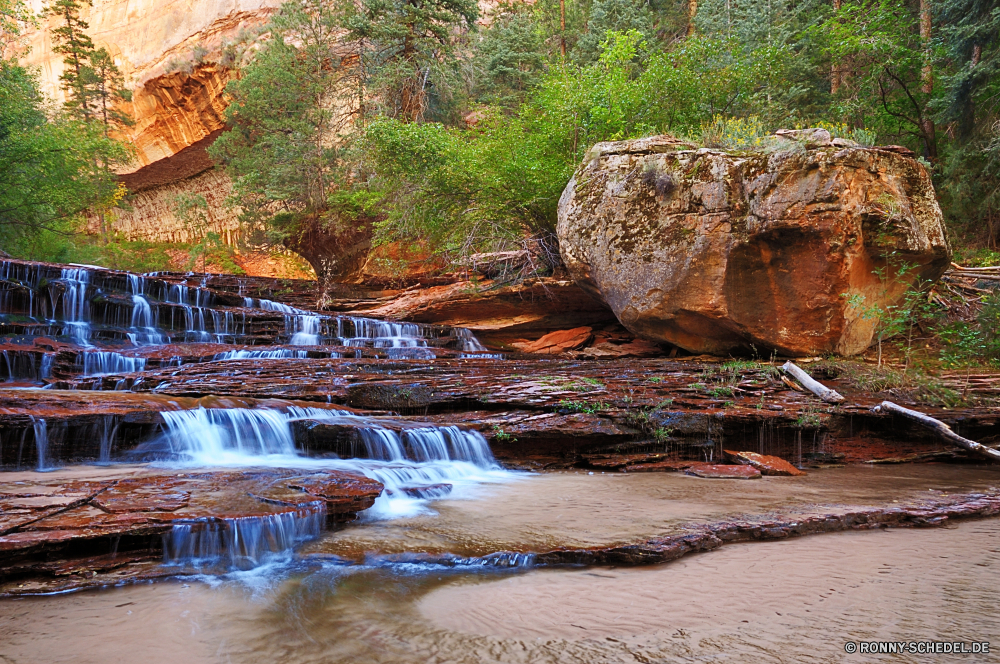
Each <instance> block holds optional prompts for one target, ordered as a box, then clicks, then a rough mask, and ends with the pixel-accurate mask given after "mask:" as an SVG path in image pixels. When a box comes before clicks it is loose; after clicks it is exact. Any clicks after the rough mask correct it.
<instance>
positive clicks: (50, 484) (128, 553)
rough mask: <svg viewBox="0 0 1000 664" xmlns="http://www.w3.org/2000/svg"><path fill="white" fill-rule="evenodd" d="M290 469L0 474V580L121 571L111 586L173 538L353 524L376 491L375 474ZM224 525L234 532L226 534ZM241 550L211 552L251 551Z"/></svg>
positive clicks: (69, 578) (159, 555)
mask: <svg viewBox="0 0 1000 664" xmlns="http://www.w3.org/2000/svg"><path fill="white" fill-rule="evenodd" d="M124 472H128V471H124ZM298 472H300V471H298ZM298 472H297V471H293V470H285V469H268V470H260V469H254V470H250V471H245V470H237V471H214V472H212V471H210V472H204V471H195V472H180V473H178V472H176V471H171V472H160V473H156V472H142V473H140V474H137V475H134V476H131V477H121V476H120V473H119V476H111V477H97V478H95V479H92V480H69V481H67V480H66V479H64V478H58V477H52V476H48V475H41V476H37V475H36V476H35V477H34V478H31V479H30V480H29V479H20V480H17V481H10V480H6V479H4V478H0V480H3V481H2V483H0V585H5V584H8V583H10V582H12V581H16V580H18V579H21V578H25V577H32V578H33V579H34V583H35V584H37V583H39V582H43V583H44V582H45V579H46V578H54V579H57V580H59V579H61V581H60V583H61V584H64V585H65V584H70V585H72V584H73V582H74V581H82V580H85V579H87V578H88V577H93V576H96V574H97V573H98V572H108V571H110V570H119V571H118V572H117V574H118V579H117V580H118V581H119V582H120V581H122V580H128V579H134V578H135V577H136V575H139V574H141V573H142V572H144V571H145V570H146V569H147V568H146V567H145V565H146V564H148V563H150V562H153V561H159V560H162V559H163V558H164V555H165V554H164V549H165V547H166V548H167V549H168V553H169V549H170V547H171V546H177V545H178V542H177V541H174V540H177V539H178V538H181V539H182V540H183V538H188V539H189V538H190V537H191V536H192V533H194V534H195V536H197V533H199V532H202V531H204V532H208V533H212V534H214V533H221V537H220V540H219V541H220V542H228V543H229V544H228V546H231V547H232V546H237V545H238V544H239V541H240V538H241V537H247V535H248V534H252V533H251V531H261V532H264V533H265V539H266V535H267V531H268V527H269V525H270V524H272V523H273V524H276V525H277V531H276V532H279V534H280V531H281V529H284V530H286V531H287V530H289V529H290V528H292V529H294V528H295V526H294V525H293V524H294V523H295V521H296V520H297V519H298V520H301V519H309V520H312V521H314V522H317V525H318V527H320V528H321V527H322V522H323V521H325V522H327V523H329V524H335V523H341V522H344V521H351V520H353V519H354V518H356V516H357V513H358V512H360V511H361V510H364V509H367V508H369V507H371V506H372V504H374V502H375V499H376V498H377V497H378V496H379V494H380V493H381V492H382V489H383V486H382V484H381V483H379V482H377V481H375V480H372V479H369V478H367V477H361V476H358V475H352V474H350V473H345V472H338V471H330V470H327V471H323V472H318V473H309V474H306V475H301V474H298ZM105 474H107V473H105ZM21 477H22V478H23V477H24V476H23V475H22V476H21ZM178 526H180V527H182V529H181V530H179V531H177V530H176V528H175V527H178ZM241 529H242V530H241ZM229 531H232V535H233V536H232V537H228V538H227V533H228V532H229ZM258 535H259V533H258ZM171 538H174V540H172V539H171ZM271 539H272V540H273V537H272V538H271ZM180 543H181V544H183V541H181V542H180ZM274 544H275V542H273V541H270V542H263V543H258V544H256V545H254V546H273V545H274ZM277 544H279V545H280V544H281V542H277ZM248 546H249V545H248V544H246V543H244V544H239V547H240V548H239V551H232V552H227V551H217V552H215V553H216V554H220V553H221V554H227V553H228V554H234V555H248V553H254V552H253V551H249V550H248ZM203 548H205V547H203ZM176 571H177V570H176V569H175V570H173V571H172V572H170V573H176ZM111 582H114V580H111Z"/></svg>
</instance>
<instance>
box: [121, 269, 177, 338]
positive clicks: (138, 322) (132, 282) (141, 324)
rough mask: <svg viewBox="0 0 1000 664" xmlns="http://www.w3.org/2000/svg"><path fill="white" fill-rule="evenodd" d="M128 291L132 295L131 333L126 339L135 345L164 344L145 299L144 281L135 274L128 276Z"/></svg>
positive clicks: (151, 310) (150, 308)
mask: <svg viewBox="0 0 1000 664" xmlns="http://www.w3.org/2000/svg"><path fill="white" fill-rule="evenodd" d="M128 284H129V291H130V292H131V294H132V328H131V329H132V331H131V332H130V333H129V335H128V337H129V340H131V341H132V343H134V344H136V345H147V344H165V343H167V341H168V339H167V338H166V337H164V336H163V335H162V334H161V333H160V331H159V329H157V326H156V319H155V317H154V316H153V308H152V307H151V306H149V300H148V299H146V280H145V279H143V278H142V277H140V276H139V275H137V274H129V275H128Z"/></svg>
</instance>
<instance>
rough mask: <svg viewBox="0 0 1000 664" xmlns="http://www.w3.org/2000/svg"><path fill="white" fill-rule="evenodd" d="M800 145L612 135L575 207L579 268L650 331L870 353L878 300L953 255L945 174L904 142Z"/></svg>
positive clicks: (625, 319)
mask: <svg viewBox="0 0 1000 664" xmlns="http://www.w3.org/2000/svg"><path fill="white" fill-rule="evenodd" d="M785 142H786V143H788V149H780V150H777V151H775V152H772V153H770V154H763V153H726V152H721V151H717V150H710V149H698V150H695V149H691V146H689V145H687V144H684V143H681V142H679V141H676V140H674V139H671V138H670V137H666V136H658V137H652V138H646V139H640V140H634V141H623V142H619V143H600V144H598V145H596V146H595V147H594V148H593V150H592V151H591V152H590V153H589V155H588V158H587V159H588V160H587V161H586V162H585V163H584V165H583V166H581V167H580V169H579V170H578V171H577V173H576V174H575V175H574V177H573V179H572V180H570V182H569V184H568V185H567V186H566V189H565V191H564V192H563V195H562V198H561V199H560V202H559V225H558V233H559V240H560V250H561V252H562V256H563V260H564V262H565V263H566V266H567V267H568V268H569V270H570V272H571V274H572V275H573V277H574V279H576V281H577V283H579V284H580V285H581V286H582V287H584V288H585V289H587V290H589V292H591V293H593V294H594V295H595V296H598V297H601V298H603V300H604V301H605V302H607V304H608V305H609V306H610V307H611V309H612V310H613V311H614V312H615V314H616V315H617V316H618V318H619V320H620V321H621V322H622V324H623V325H625V327H626V328H628V329H629V330H630V331H632V332H633V333H635V334H637V335H639V336H641V337H644V338H646V339H650V340H653V341H659V342H667V343H671V344H674V345H677V346H680V347H681V348H684V349H686V350H688V351H691V352H697V353H714V354H721V355H725V354H728V353H730V352H734V351H745V350H751V349H752V348H756V349H757V350H758V351H771V350H775V351H777V352H779V353H781V354H784V355H790V356H803V355H816V354H820V353H838V354H842V355H853V354H855V353H858V352H861V351H862V350H864V349H865V348H867V347H868V346H869V344H870V343H871V339H872V333H873V321H872V320H866V319H865V318H864V317H863V316H862V315H861V314H862V309H863V308H864V307H866V306H872V305H880V306H885V305H887V304H892V303H894V302H896V301H897V300H898V299H899V297H900V296H901V295H902V293H903V292H904V291H905V290H906V289H907V288H909V287H910V286H912V285H913V284H915V283H917V282H918V281H922V280H936V279H937V278H938V277H940V276H941V274H943V272H944V270H945V269H946V268H947V266H948V264H949V257H950V249H949V246H948V242H947V240H946V238H945V234H944V227H943V225H942V218H941V211H940V209H939V207H938V204H937V201H936V199H935V196H934V190H933V187H932V184H931V179H930V175H929V174H928V172H927V170H926V169H925V168H924V167H923V166H922V165H921V164H919V163H918V162H917V161H916V160H915V159H912V158H910V157H907V156H905V155H902V154H899V153H898V152H897V151H890V150H882V149H878V148H874V149H865V148H860V147H850V146H847V147H843V146H840V145H838V144H836V143H835V142H832V141H831V142H824V143H811V144H801V143H797V142H796V141H792V140H788V141H785ZM807 148H808V149H807ZM904 264H906V265H908V266H910V268H911V269H909V270H908V271H907V272H906V274H905V275H903V276H898V273H899V271H900V269H901V266H902V265H904ZM878 272H881V275H882V276H881V278H880V276H879V274H877V273H878ZM869 318H870V317H869Z"/></svg>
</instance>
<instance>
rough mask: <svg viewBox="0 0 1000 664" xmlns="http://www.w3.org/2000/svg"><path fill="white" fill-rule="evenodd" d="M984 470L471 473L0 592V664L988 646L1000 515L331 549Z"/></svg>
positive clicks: (924, 482) (763, 504)
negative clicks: (249, 535)
mask: <svg viewBox="0 0 1000 664" xmlns="http://www.w3.org/2000/svg"><path fill="white" fill-rule="evenodd" d="M996 483H997V475H996V473H995V471H993V470H986V469H980V468H973V467H955V466H939V465H933V466H931V465H927V466H894V467H880V468H857V467H854V468H844V469H836V470H826V471H816V472H813V473H810V474H809V475H808V476H806V477H803V478H764V479H763V480H757V481H740V480H728V481H727V480H699V479H697V478H689V477H684V476H680V475H676V474H650V475H631V476H630V475H612V474H608V475H601V474H600V473H598V474H596V475H589V474H587V473H552V474H545V475H540V476H521V477H520V478H517V479H514V480H511V481H505V482H502V483H496V484H485V485H479V486H476V487H472V488H469V489H468V491H467V492H466V493H465V494H464V495H458V496H457V497H456V498H454V499H449V500H443V501H438V502H436V503H433V504H431V505H430V507H429V509H430V510H433V512H428V513H425V514H421V515H417V516H410V517H407V518H398V519H389V520H380V521H364V522H360V523H357V524H354V525H352V526H350V527H347V528H345V529H342V530H340V531H337V532H333V533H328V534H326V535H325V536H324V537H323V538H322V539H321V540H319V541H316V542H313V543H311V544H309V545H308V546H306V547H305V548H304V549H303V550H301V552H300V553H301V554H303V555H302V556H300V557H297V558H296V560H295V561H292V562H288V563H286V564H275V565H273V566H271V567H266V568H258V569H256V570H252V571H249V572H241V573H234V574H230V575H227V576H225V577H198V578H186V579H184V580H179V581H170V582H162V583H156V584H144V585H136V586H128V587H123V588H115V589H107V590H100V591H88V592H81V593H76V594H69V595H61V596H52V597H37V598H24V599H18V600H4V601H0V661H4V662H18V663H28V662H31V663H35V662H46V663H47V662H73V663H75V664H87V663H89V662H94V663H100V664H111V663H114V662H141V663H143V664H154V663H159V662H185V663H187V662H190V663H198V662H213V663H215V662H234V663H243V662H283V663H286V662H287V663H290V664H298V663H312V662H316V663H320V662H323V663H335V662H380V663H381V662H385V663H387V664H388V663H395V662H398V663H409V662H442V663H443V662H594V663H598V662H658V661H691V662H702V661H733V662H747V661H753V662H758V661H759V662H801V661H809V662H842V661H848V662H849V661H873V660H878V659H879V656H871V655H861V654H856V655H847V654H845V652H844V644H845V642H846V641H849V640H851V641H859V640H878V641H888V640H904V641H915V640H965V641H990V640H991V637H992V636H994V635H1000V611H998V610H997V606H998V605H1000V584H998V583H997V582H996V578H997V574H998V572H1000V520H996V519H991V520H984V521H974V522H966V523H962V524H959V525H957V526H953V527H950V528H946V529H922V530H912V529H898V530H889V531H872V532H851V533H839V534H831V535H818V536H812V537H806V538H801V539H795V540H789V541H784V542H768V543H755V544H736V545H729V546H726V547H723V548H721V549H718V550H716V551H712V552H708V553H703V554H697V555H693V556H689V557H686V558H684V559H681V560H679V561H675V562H673V563H669V564H666V565H662V566H657V567H648V568H632V569H624V568H589V569H566V570H508V571H484V570H482V569H478V568H476V569H454V568H444V567H439V566H434V565H425V564H409V563H389V562H386V561H385V560H384V559H379V558H378V557H377V556H375V557H369V558H368V561H369V562H368V564H365V565H357V564H353V565H351V564H346V563H345V562H338V559H336V558H334V557H333V556H331V555H330V554H335V555H336V556H339V557H341V558H350V559H353V560H359V559H361V558H362V557H363V556H364V554H365V553H370V552H377V553H398V552H441V551H447V552H451V553H457V554H464V555H472V554H475V555H480V554H485V553H490V552H494V551H498V550H522V551H526V550H543V549H546V548H551V547H554V546H582V545H597V544H610V543H615V542H623V541H634V540H639V539H644V538H647V537H650V536H652V535H656V534H660V533H663V532H667V531H669V530H670V529H671V528H673V527H676V526H677V525H679V524H681V523H687V522H691V521H703V520H715V519H718V518H722V517H723V516H726V515H733V514H739V513H761V512H766V511H770V510H777V509H789V508H793V507H795V506H796V505H807V504H854V505H866V504H881V503H885V502H891V501H892V500H893V499H898V500H900V501H901V502H902V501H907V500H912V499H914V498H916V497H919V496H920V495H928V494H929V493H930V492H929V490H933V491H934V492H941V493H950V492H966V491H972V490H976V489H980V488H986V487H988V486H993V485H996ZM993 640H994V641H996V643H995V647H994V651H995V652H1000V636H997V637H996V638H995V639H993ZM881 657H882V658H883V660H884V661H893V662H908V661H912V662H918V661H949V657H948V656H944V655H935V656H920V655H904V656H900V655H884V656H881ZM951 659H953V660H954V661H995V660H997V659H1000V658H998V656H997V655H990V656H986V657H984V656H982V655H980V656H975V657H973V656H965V657H952V658H951Z"/></svg>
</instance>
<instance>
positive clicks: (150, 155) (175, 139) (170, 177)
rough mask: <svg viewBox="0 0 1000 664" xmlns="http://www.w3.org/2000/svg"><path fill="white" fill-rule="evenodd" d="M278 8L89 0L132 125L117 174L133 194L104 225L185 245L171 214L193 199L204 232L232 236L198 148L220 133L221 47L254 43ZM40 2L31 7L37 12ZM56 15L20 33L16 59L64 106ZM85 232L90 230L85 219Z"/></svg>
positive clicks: (185, 232) (231, 217) (217, 186)
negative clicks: (126, 96)
mask: <svg viewBox="0 0 1000 664" xmlns="http://www.w3.org/2000/svg"><path fill="white" fill-rule="evenodd" d="M279 4H280V1H279V0H174V1H168V2H162V1H155V0H94V4H93V6H90V7H88V6H86V5H84V6H83V8H82V10H81V17H82V18H83V19H84V20H85V21H87V22H88V23H89V24H90V29H89V31H88V33H89V34H90V36H91V37H92V38H93V40H94V44H95V45H96V46H97V47H102V46H103V47H105V48H107V49H108V51H109V52H110V53H111V55H112V56H113V57H114V59H115V63H116V64H117V65H118V67H119V68H120V69H121V70H122V72H123V74H124V76H125V80H126V85H127V86H128V87H129V88H130V89H131V90H132V94H133V99H132V102H131V104H127V105H126V106H127V108H126V110H128V111H129V112H130V114H131V116H132V118H133V119H134V120H135V126H134V127H132V128H130V129H129V131H128V135H127V138H128V139H129V140H131V141H132V142H133V143H134V144H135V146H136V152H137V156H136V161H135V163H133V164H130V165H129V166H128V167H127V168H124V169H122V171H121V176H122V180H123V182H124V183H125V185H126V186H127V187H128V188H129V191H130V193H131V195H130V197H129V199H128V203H129V206H128V207H127V208H126V209H123V210H120V211H117V213H116V215H115V219H114V221H113V224H112V227H113V229H114V230H115V231H117V232H119V233H121V234H122V235H123V236H124V237H126V238H128V239H133V240H137V239H143V240H153V241H171V242H183V241H187V240H191V239H194V237H195V235H196V234H197V233H193V229H191V228H188V227H186V226H185V225H184V224H183V223H182V222H181V221H180V220H179V219H177V218H176V216H175V215H174V213H173V208H174V205H175V200H176V197H177V195H178V194H182V193H183V194H200V195H202V196H204V198H205V200H206V202H207V203H208V205H209V210H208V215H207V216H208V222H209V223H208V228H207V229H203V230H209V231H213V232H216V233H218V234H219V235H220V236H221V237H223V238H224V239H225V240H226V241H227V242H229V243H234V242H235V240H236V238H237V231H238V226H239V225H238V221H237V214H238V211H236V210H229V209H226V208H225V206H224V205H223V203H224V201H225V198H226V196H227V195H228V194H229V192H230V191H231V189H232V183H231V182H230V181H229V179H228V178H227V177H226V176H225V175H223V174H222V173H221V172H220V171H216V170H213V164H212V161H211V159H209V157H208V154H207V153H206V151H205V150H206V148H207V147H208V146H209V145H211V143H212V141H214V140H215V138H216V137H217V136H218V135H219V133H220V132H221V131H222V130H223V129H224V128H225V125H224V122H223V113H224V111H225V102H224V99H223V96H222V93H223V91H224V89H225V86H226V84H227V83H228V82H229V81H230V80H231V78H232V77H233V75H234V71H233V69H232V68H231V67H226V66H223V65H222V64H219V63H220V62H224V61H226V57H225V55H224V49H225V46H226V45H227V44H229V43H232V42H234V41H236V40H237V39H238V38H244V37H246V36H247V35H250V36H252V35H253V34H254V33H255V30H257V29H258V28H259V27H260V26H262V25H264V24H265V23H266V22H267V20H268V18H269V17H270V15H271V14H272V13H273V12H274V10H275V9H276V8H277V7H278V5H279ZM42 8H43V2H42V0H33V2H32V9H33V10H34V11H36V12H40V11H41V10H42ZM56 25H57V22H56V19H55V18H52V17H49V18H45V19H43V21H42V22H41V25H40V26H39V29H38V30H34V31H32V32H29V33H28V34H27V35H26V39H27V43H28V45H29V47H30V51H29V53H28V55H27V56H26V57H25V58H24V61H25V63H26V64H28V65H29V66H33V67H35V68H37V70H38V71H39V73H40V79H41V84H42V89H43V91H44V92H45V93H46V94H47V95H48V96H49V97H51V98H52V99H54V100H56V101H59V102H61V101H63V99H64V94H63V92H62V90H61V89H60V88H59V76H60V75H61V74H62V71H63V63H62V57H61V56H58V55H56V54H54V53H52V46H53V41H52V36H51V32H50V30H51V29H52V28H54V27H56ZM89 221H90V227H91V229H92V230H95V231H96V230H97V229H98V220H97V218H96V217H94V218H91V219H90V220H89Z"/></svg>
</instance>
